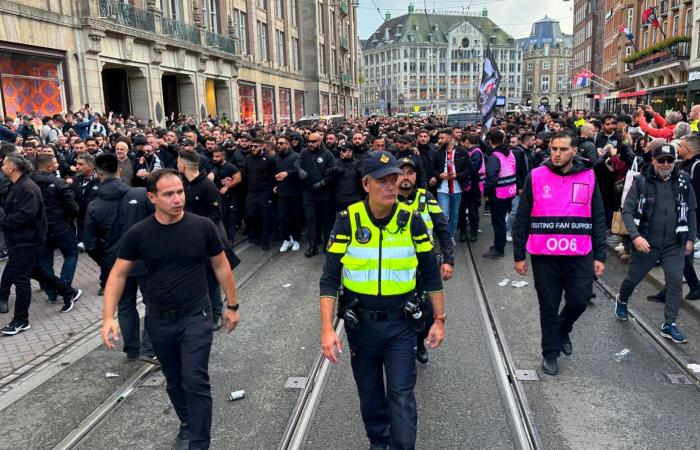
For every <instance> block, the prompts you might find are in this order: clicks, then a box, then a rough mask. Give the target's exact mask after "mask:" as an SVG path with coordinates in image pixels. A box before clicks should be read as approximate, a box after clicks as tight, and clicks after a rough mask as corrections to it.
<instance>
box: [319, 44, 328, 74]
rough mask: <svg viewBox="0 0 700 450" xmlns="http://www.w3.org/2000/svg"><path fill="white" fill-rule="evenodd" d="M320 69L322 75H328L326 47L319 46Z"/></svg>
mask: <svg viewBox="0 0 700 450" xmlns="http://www.w3.org/2000/svg"><path fill="white" fill-rule="evenodd" d="M318 69H319V73H320V74H321V75H325V74H326V46H325V45H323V44H318Z"/></svg>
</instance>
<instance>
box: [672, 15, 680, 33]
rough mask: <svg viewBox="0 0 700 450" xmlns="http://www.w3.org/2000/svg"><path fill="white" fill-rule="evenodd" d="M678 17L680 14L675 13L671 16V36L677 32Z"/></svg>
mask: <svg viewBox="0 0 700 450" xmlns="http://www.w3.org/2000/svg"><path fill="white" fill-rule="evenodd" d="M679 19H680V16H678V15H676V16H673V33H672V34H671V36H676V35H677V34H678V21H679Z"/></svg>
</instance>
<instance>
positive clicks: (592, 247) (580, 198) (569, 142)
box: [513, 131, 606, 375]
mask: <svg viewBox="0 0 700 450" xmlns="http://www.w3.org/2000/svg"><path fill="white" fill-rule="evenodd" d="M576 151H577V148H576V142H575V138H574V137H572V136H571V135H570V134H568V132H566V131H563V132H559V133H556V134H555V135H554V136H553V138H552V144H551V158H550V160H548V161H546V162H545V163H544V164H543V165H542V166H540V167H538V168H536V169H534V170H533V171H532V172H531V173H530V174H529V175H528V176H527V178H526V180H525V186H524V187H523V194H522V197H521V198H520V205H519V206H518V212H517V214H516V217H515V223H514V224H513V256H514V259H515V271H516V272H517V273H518V274H519V275H523V276H524V275H527V260H526V254H525V252H526V251H527V253H529V254H530V255H531V257H530V260H531V261H532V272H533V276H534V278H535V289H536V290H537V298H538V300H539V304H540V327H541V329H542V356H543V357H544V359H543V361H542V369H543V370H544V372H545V373H547V374H549V375H556V374H557V373H559V355H560V352H563V353H564V354H565V355H567V356H568V355H571V353H572V351H573V346H572V344H571V338H570V337H569V333H571V330H572V328H573V325H574V322H576V319H578V318H579V316H581V314H582V313H583V312H584V311H585V310H586V305H587V304H588V299H590V298H591V294H592V292H593V274H594V273H595V275H597V276H601V275H603V272H604V270H605V258H606V243H605V238H606V227H605V208H604V206H603V200H602V198H601V196H600V192H599V191H598V188H597V187H596V182H595V176H594V174H593V170H591V169H589V168H587V167H585V166H584V165H583V164H582V163H581V162H580V161H577V160H576V159H575V156H576ZM564 292H565V304H564V307H563V308H562V309H561V312H560V308H559V306H560V304H561V297H562V293H564Z"/></svg>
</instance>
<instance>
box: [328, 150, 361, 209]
mask: <svg viewBox="0 0 700 450" xmlns="http://www.w3.org/2000/svg"><path fill="white" fill-rule="evenodd" d="M333 171H334V172H335V199H336V202H337V203H340V204H351V203H355V202H358V201H360V200H362V197H363V194H364V190H363V189H362V184H361V181H360V180H361V179H362V175H361V174H360V162H359V161H358V160H357V159H355V158H351V159H340V158H339V159H336V160H335V167H334V169H333Z"/></svg>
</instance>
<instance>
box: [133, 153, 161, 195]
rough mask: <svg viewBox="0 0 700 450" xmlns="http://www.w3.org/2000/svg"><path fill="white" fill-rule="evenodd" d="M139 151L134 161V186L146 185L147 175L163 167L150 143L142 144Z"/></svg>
mask: <svg viewBox="0 0 700 450" xmlns="http://www.w3.org/2000/svg"><path fill="white" fill-rule="evenodd" d="M141 151H142V154H141V156H137V159H136V161H135V162H134V173H135V176H134V187H146V183H147V178H148V175H150V174H151V172H153V171H155V170H158V169H162V168H163V163H162V162H161V161H160V158H158V156H157V155H156V154H155V151H154V150H153V146H152V145H151V144H148V143H146V144H144V145H142V146H141Z"/></svg>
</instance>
